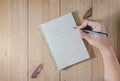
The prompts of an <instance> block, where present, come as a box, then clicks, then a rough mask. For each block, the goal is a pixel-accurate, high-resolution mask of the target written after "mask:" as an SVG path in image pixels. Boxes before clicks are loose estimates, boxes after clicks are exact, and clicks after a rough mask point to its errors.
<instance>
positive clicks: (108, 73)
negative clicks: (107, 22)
mask: <svg viewBox="0 0 120 81" xmlns="http://www.w3.org/2000/svg"><path fill="white" fill-rule="evenodd" d="M100 51H101V53H102V56H103V62H104V78H105V80H106V81H120V65H119V62H118V60H117V58H116V55H115V52H114V50H113V48H112V47H111V46H110V45H104V46H103V47H102V48H100Z"/></svg>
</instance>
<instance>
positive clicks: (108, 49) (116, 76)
mask: <svg viewBox="0 0 120 81" xmlns="http://www.w3.org/2000/svg"><path fill="white" fill-rule="evenodd" d="M87 25H89V26H91V27H92V29H93V31H100V32H105V27H104V24H103V23H101V22H98V21H92V20H85V21H84V22H83V24H82V25H80V26H78V28H77V32H78V33H79V34H80V36H81V37H82V38H83V39H85V40H87V41H88V42H89V43H90V44H91V45H92V46H94V47H96V48H98V49H99V50H100V52H101V54H102V57H103V62H104V80H105V81H120V64H119V62H118V60H117V57H116V54H115V52H114V49H113V47H112V45H111V44H110V42H109V40H108V39H107V37H104V36H99V35H95V34H94V35H93V34H87V33H85V32H83V31H82V30H81V29H82V28H84V27H85V26H87Z"/></svg>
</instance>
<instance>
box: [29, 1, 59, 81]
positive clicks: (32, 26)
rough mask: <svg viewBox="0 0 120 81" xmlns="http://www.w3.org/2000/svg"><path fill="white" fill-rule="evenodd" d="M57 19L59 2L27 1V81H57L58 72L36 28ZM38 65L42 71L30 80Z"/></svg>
mask: <svg viewBox="0 0 120 81" xmlns="http://www.w3.org/2000/svg"><path fill="white" fill-rule="evenodd" d="M56 17H59V0H29V1H28V24H29V26H28V27H29V37H28V39H29V64H28V65H29V81H34V80H35V81H59V71H57V69H56V68H55V64H54V62H53V58H52V57H51V56H50V53H49V49H48V47H47V44H46V43H45V41H44V39H43V36H42V34H41V32H40V30H39V28H38V26H39V25H40V24H41V23H44V22H47V21H48V20H51V19H54V18H56ZM39 64H43V69H42V70H41V73H40V74H39V75H38V77H37V78H31V75H32V73H33V71H34V70H35V69H36V67H37V66H38V65H39Z"/></svg>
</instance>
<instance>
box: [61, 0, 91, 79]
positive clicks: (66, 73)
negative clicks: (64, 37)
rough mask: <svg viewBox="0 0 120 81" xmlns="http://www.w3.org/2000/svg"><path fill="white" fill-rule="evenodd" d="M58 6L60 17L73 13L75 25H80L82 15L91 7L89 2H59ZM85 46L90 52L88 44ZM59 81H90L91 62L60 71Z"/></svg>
mask: <svg viewBox="0 0 120 81" xmlns="http://www.w3.org/2000/svg"><path fill="white" fill-rule="evenodd" d="M60 4H61V8H60V13H61V14H60V15H64V14H66V13H69V12H73V14H74V17H75V19H76V22H77V25H80V24H81V22H83V15H84V14H85V12H86V11H87V10H88V9H89V8H90V7H91V0H75V1H74V0H61V3H60ZM86 46H87V47H88V48H89V50H92V49H91V47H90V46H89V45H88V44H87V45H86ZM73 51H75V50H73ZM91 53H92V52H91ZM60 80H61V81H92V60H91V59H90V60H87V61H84V62H82V63H78V64H75V65H73V66H71V67H69V68H67V69H65V70H62V71H61V72H60Z"/></svg>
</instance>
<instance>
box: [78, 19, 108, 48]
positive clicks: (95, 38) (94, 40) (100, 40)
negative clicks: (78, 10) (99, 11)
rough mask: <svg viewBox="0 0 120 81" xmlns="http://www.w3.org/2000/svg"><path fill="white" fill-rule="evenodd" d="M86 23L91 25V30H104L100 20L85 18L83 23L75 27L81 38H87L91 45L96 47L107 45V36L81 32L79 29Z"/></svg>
mask: <svg viewBox="0 0 120 81" xmlns="http://www.w3.org/2000/svg"><path fill="white" fill-rule="evenodd" d="M87 25H89V26H91V27H92V29H93V31H98V32H105V27H104V24H103V23H102V22H98V21H90V20H85V21H84V22H83V24H82V25H80V26H78V28H77V31H78V33H79V34H80V36H81V37H82V38H83V39H85V40H87V41H88V42H89V43H90V44H91V45H93V46H95V47H97V48H103V47H104V46H106V45H109V42H108V39H107V37H104V36H99V35H96V34H88V33H85V32H83V31H82V30H81V29H82V28H84V27H86V26H87Z"/></svg>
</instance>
